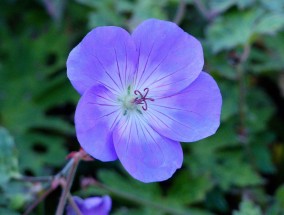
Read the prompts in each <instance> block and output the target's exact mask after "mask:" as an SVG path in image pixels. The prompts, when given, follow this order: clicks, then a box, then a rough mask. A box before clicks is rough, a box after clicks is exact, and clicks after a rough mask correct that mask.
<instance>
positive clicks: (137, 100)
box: [133, 88, 154, 110]
mask: <svg viewBox="0 0 284 215" xmlns="http://www.w3.org/2000/svg"><path fill="white" fill-rule="evenodd" d="M144 92H145V94H144V95H143V94H142V93H141V92H140V91H139V90H134V94H135V95H139V96H140V98H138V97H136V98H135V99H134V101H133V103H134V104H137V105H138V104H142V109H143V110H147V109H148V105H147V100H148V101H154V99H152V98H147V95H148V93H149V88H145V89H144Z"/></svg>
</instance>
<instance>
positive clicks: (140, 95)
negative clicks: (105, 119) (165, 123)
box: [118, 86, 154, 115]
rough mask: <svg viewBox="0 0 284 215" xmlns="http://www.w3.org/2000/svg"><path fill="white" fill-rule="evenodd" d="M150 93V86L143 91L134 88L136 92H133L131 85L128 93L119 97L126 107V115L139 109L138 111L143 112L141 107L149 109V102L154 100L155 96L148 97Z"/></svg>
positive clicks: (124, 107)
mask: <svg viewBox="0 0 284 215" xmlns="http://www.w3.org/2000/svg"><path fill="white" fill-rule="evenodd" d="M132 92H133V91H132ZM148 93H149V88H145V89H144V91H142V92H141V91H139V90H134V93H131V86H129V87H128V89H127V93H126V94H124V96H122V97H120V98H119V99H118V101H120V102H121V104H122V107H123V109H124V115H126V114H127V113H128V112H133V111H137V112H138V113H140V114H142V111H141V108H142V109H143V110H144V111H146V110H147V109H148V104H147V102H148V101H154V99H153V98H149V97H147V96H148Z"/></svg>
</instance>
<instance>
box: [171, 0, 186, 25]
mask: <svg viewBox="0 0 284 215" xmlns="http://www.w3.org/2000/svg"><path fill="white" fill-rule="evenodd" d="M185 7H186V3H185V1H184V0H180V1H179V5H178V9H177V12H176V15H175V18H174V20H173V22H174V23H176V24H177V25H179V24H180V22H181V21H182V18H183V16H184V13H185Z"/></svg>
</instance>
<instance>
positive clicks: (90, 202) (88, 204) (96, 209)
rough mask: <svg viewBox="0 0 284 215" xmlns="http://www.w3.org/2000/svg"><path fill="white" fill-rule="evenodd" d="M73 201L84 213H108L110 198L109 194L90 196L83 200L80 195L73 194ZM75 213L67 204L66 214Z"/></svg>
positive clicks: (96, 214) (104, 214) (71, 214)
mask: <svg viewBox="0 0 284 215" xmlns="http://www.w3.org/2000/svg"><path fill="white" fill-rule="evenodd" d="M73 200H74V202H75V203H76V205H77V207H78V209H79V210H80V212H81V213H82V214H84V215H94V214H95V215H108V214H109V212H110V209H111V198H110V197H109V196H103V197H90V198H87V199H85V200H83V199H81V198H80V197H77V196H74V197H73ZM76 214H77V213H76V212H75V210H74V209H73V208H72V207H71V205H68V206H67V215H76Z"/></svg>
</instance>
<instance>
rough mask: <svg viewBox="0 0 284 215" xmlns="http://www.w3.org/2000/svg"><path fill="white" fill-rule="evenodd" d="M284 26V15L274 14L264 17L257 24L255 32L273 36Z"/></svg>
mask: <svg viewBox="0 0 284 215" xmlns="http://www.w3.org/2000/svg"><path fill="white" fill-rule="evenodd" d="M283 26H284V14H280V13H272V14H267V15H265V16H263V17H262V18H261V19H260V20H259V22H258V23H257V24H256V26H255V28H254V31H255V32H256V33H260V34H273V33H276V32H277V31H279V30H281V29H282V28H283Z"/></svg>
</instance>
